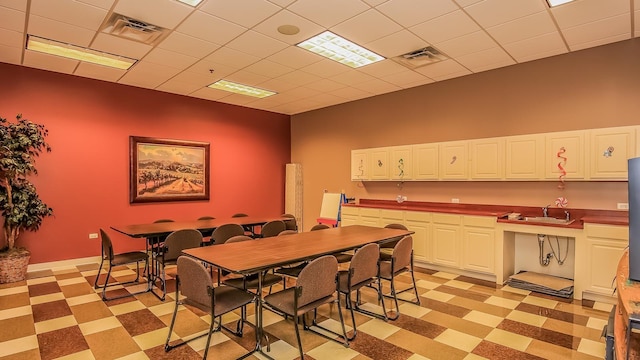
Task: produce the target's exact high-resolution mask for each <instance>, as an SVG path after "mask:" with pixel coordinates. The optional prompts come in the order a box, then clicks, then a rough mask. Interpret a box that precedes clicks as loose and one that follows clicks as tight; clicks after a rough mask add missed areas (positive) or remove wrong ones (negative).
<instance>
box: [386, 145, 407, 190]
mask: <svg viewBox="0 0 640 360" xmlns="http://www.w3.org/2000/svg"><path fill="white" fill-rule="evenodd" d="M389 154H390V156H391V164H390V166H391V168H390V173H391V180H400V181H404V180H413V147H412V146H411V145H407V146H393V147H391V148H390V149H389Z"/></svg>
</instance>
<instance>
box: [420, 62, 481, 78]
mask: <svg viewBox="0 0 640 360" xmlns="http://www.w3.org/2000/svg"><path fill="white" fill-rule="evenodd" d="M415 71H417V72H419V73H421V74H423V75H425V76H427V77H430V78H431V79H434V80H437V81H440V80H446V79H450V78H453V77H456V76H462V75H467V74H471V71H469V70H467V69H466V68H464V67H463V66H462V65H460V64H458V63H457V62H455V61H453V60H444V61H440V62H437V63H433V64H430V65H427V66H423V67H420V68H417V69H416V70H415Z"/></svg>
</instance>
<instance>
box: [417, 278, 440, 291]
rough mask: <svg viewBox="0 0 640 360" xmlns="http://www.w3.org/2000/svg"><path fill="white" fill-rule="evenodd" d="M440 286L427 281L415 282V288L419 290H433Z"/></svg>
mask: <svg viewBox="0 0 640 360" xmlns="http://www.w3.org/2000/svg"><path fill="white" fill-rule="evenodd" d="M440 285H442V284H441V283H437V282H433V281H429V280H416V286H417V287H418V288H421V289H429V290H431V289H435V288H437V287H438V286H440Z"/></svg>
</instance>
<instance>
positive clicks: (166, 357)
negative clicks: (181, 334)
mask: <svg viewBox="0 0 640 360" xmlns="http://www.w3.org/2000/svg"><path fill="white" fill-rule="evenodd" d="M227 342H228V341H227ZM225 343H226V342H225ZM171 345H175V344H174V343H171ZM145 354H147V356H148V357H149V359H153V360H200V359H202V355H201V354H198V352H197V351H195V350H193V349H192V348H191V347H189V345H182V346H179V347H177V348H175V349H171V350H170V351H169V352H165V351H164V346H156V347H154V348H151V349H148V350H145ZM213 355H214V353H213V351H211V350H209V354H208V358H211V359H230V358H229V357H224V356H220V357H218V356H216V357H214V356H213Z"/></svg>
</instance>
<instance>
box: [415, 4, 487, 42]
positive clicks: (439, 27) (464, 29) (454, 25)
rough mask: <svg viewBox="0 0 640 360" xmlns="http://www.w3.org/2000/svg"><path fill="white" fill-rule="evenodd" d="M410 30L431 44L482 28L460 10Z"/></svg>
mask: <svg viewBox="0 0 640 360" xmlns="http://www.w3.org/2000/svg"><path fill="white" fill-rule="evenodd" d="M409 30H411V32H413V33H414V34H416V35H418V36H419V37H421V38H422V39H424V40H426V41H427V42H429V43H431V44H435V43H439V42H443V41H447V40H451V39H454V38H457V37H460V36H463V35H467V34H471V33H472V32H475V31H478V30H480V27H479V26H478V24H476V23H475V22H474V21H473V20H472V19H471V18H470V17H469V16H467V14H465V13H464V12H463V11H461V10H458V11H454V12H452V13H449V14H446V15H444V16H441V17H438V18H435V19H433V20H429V21H426V22H423V23H421V24H418V25H416V26H413V27H411V28H410V29H409Z"/></svg>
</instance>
